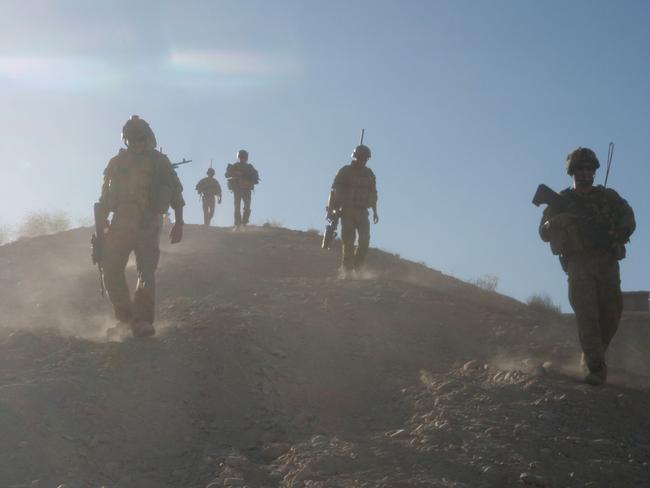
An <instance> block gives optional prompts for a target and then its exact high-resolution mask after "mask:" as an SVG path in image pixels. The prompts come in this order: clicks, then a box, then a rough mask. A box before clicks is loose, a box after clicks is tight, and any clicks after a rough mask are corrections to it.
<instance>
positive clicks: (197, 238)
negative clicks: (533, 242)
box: [0, 226, 650, 488]
mask: <svg viewBox="0 0 650 488" xmlns="http://www.w3.org/2000/svg"><path fill="white" fill-rule="evenodd" d="M89 234H90V231H89V230H88V229H78V230H74V231H69V232H65V233H62V234H58V235H53V236H44V237H39V238H35V239H27V240H22V241H19V242H16V243H12V244H9V245H5V246H2V247H0V270H1V272H0V287H1V288H0V289H1V290H2V294H1V296H0V312H1V313H0V432H2V433H3V435H2V436H1V437H0V466H2V469H1V470H0V486H2V487H5V486H7V487H16V488H17V487H31V486H41V487H50V486H58V485H59V484H65V486H66V487H67V488H76V487H99V486H105V487H107V488H108V487H111V488H113V487H120V488H126V487H133V488H136V487H137V488H147V487H152V488H153V487H161V486H170V487H179V488H180V487H183V488H185V487H189V488H193V487H206V486H210V488H217V487H221V486H232V487H235V486H248V487H251V488H252V487H263V486H266V487H296V488H297V487H303V486H304V487H312V488H313V487H379V486H381V487H386V488H388V487H391V488H392V487H417V486H422V487H425V486H426V487H438V486H439V487H455V486H458V487H477V486H481V487H497V486H498V487H502V486H518V485H520V484H521V485H526V484H527V485H528V486H549V487H551V486H572V487H578V486H580V487H582V486H593V487H601V486H602V487H609V486H621V487H626V486H635V487H636V486H650V484H648V482H647V480H648V479H650V470H649V469H648V462H649V461H650V417H648V414H647V412H648V411H650V396H649V395H648V387H649V385H650V378H649V377H646V376H643V375H641V373H644V372H646V371H648V369H647V368H648V366H649V364H648V358H647V354H644V353H645V351H647V350H648V346H650V323H649V321H648V318H647V317H646V316H636V317H634V320H628V321H627V322H625V323H624V324H623V325H622V327H621V332H620V334H619V335H618V336H617V337H616V339H615V342H614V344H613V350H612V351H611V355H610V356H611V357H610V363H611V366H612V371H613V375H612V376H613V378H612V385H609V386H606V387H603V388H596V389H594V388H589V387H586V386H585V385H583V384H582V382H581V381H580V373H579V371H578V370H577V364H576V363H577V357H578V354H577V351H578V349H577V345H576V339H575V327H574V326H573V325H572V323H571V322H570V320H569V319H567V318H562V317H555V316H548V315H540V314H538V313H535V312H534V311H531V310H529V309H528V307H526V306H524V305H522V304H521V303H519V302H517V301H515V300H513V299H510V298H508V297H504V296H501V295H498V294H496V293H489V292H485V291H483V290H480V289H477V288H476V287H474V286H471V285H468V284H466V283H463V282H461V281H459V280H456V279H454V278H450V277H448V276H445V275H443V274H441V273H439V272H437V271H434V270H430V269H427V268H425V267H423V266H420V265H417V264H414V263H410V262H407V261H404V260H401V259H399V258H398V257H397V256H394V255H391V254H388V253H384V252H381V251H377V250H372V251H371V254H370V256H369V272H368V277H367V279H362V280H339V279H337V273H336V259H337V256H336V253H334V252H332V253H326V252H324V251H322V250H321V249H320V248H319V238H318V236H316V235H314V234H310V233H304V232H296V231H289V230H286V229H277V228H250V229H248V230H247V232H243V233H233V232H231V231H229V230H224V229H214V228H210V229H206V228H203V227H199V226H187V229H186V239H185V240H184V242H183V243H181V244H180V245H177V246H168V245H165V246H163V254H162V257H161V266H160V269H159V273H158V285H159V287H158V293H159V301H158V314H159V317H158V323H157V326H158V334H157V335H156V337H155V338H153V339H152V340H135V339H126V340H124V341H122V342H107V341H106V339H105V335H106V334H105V331H106V329H107V328H108V327H110V326H111V325H112V322H113V321H112V318H111V310H110V306H109V304H108V302H107V300H106V299H103V298H102V297H101V296H100V294H99V286H98V278H97V274H96V269H93V267H92V266H91V265H90V264H89V257H88V239H89ZM130 273H131V276H132V275H133V269H132V267H131V268H130Z"/></svg>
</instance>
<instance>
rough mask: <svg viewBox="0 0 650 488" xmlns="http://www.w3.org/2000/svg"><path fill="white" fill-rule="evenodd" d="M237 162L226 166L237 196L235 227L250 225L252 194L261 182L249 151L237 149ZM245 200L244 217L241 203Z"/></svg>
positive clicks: (233, 190) (229, 185)
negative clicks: (250, 160)
mask: <svg viewBox="0 0 650 488" xmlns="http://www.w3.org/2000/svg"><path fill="white" fill-rule="evenodd" d="M237 160H238V161H237V162H236V163H234V164H229V165H228V167H227V168H226V178H228V188H229V189H230V191H232V192H233V195H234V196H235V229H239V228H241V226H242V225H244V226H245V225H248V220H249V218H250V215H251V194H252V191H253V188H254V187H255V185H257V184H258V183H259V180H260V178H259V174H258V172H257V170H256V169H255V167H254V166H253V165H252V164H250V163H249V162H248V151H246V150H244V149H240V150H239V151H237ZM242 201H243V202H244V215H243V217H242V211H241V203H242Z"/></svg>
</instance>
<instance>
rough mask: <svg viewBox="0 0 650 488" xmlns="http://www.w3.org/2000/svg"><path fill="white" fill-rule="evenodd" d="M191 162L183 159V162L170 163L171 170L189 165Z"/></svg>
mask: <svg viewBox="0 0 650 488" xmlns="http://www.w3.org/2000/svg"><path fill="white" fill-rule="evenodd" d="M191 162H192V160H191V159H185V158H183V160H182V161H179V162H178V163H172V168H174V169H176V168H178V167H179V166H180V165H182V164H188V163H191ZM210 167H212V165H210Z"/></svg>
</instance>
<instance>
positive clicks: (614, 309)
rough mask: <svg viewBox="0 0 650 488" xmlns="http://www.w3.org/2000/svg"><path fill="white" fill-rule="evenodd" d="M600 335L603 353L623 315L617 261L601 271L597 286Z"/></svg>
mask: <svg viewBox="0 0 650 488" xmlns="http://www.w3.org/2000/svg"><path fill="white" fill-rule="evenodd" d="M598 285H599V286H598V302H599V304H600V307H599V315H600V334H601V339H602V343H603V348H604V349H605V351H606V350H607V347H608V346H609V343H610V342H611V341H612V339H613V337H614V334H616V331H617V330H618V324H619V322H620V320H621V314H622V313H623V294H622V293H621V278H620V273H619V267H618V261H613V262H611V263H610V264H609V265H608V266H606V267H605V268H604V269H603V270H602V274H601V276H600V277H599V284H598Z"/></svg>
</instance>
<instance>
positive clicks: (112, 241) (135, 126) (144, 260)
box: [95, 115, 185, 337]
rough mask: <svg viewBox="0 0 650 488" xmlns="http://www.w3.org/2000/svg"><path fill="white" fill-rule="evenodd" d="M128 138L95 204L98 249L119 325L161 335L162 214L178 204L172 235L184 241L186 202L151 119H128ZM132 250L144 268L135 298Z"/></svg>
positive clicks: (125, 134) (135, 332)
mask: <svg viewBox="0 0 650 488" xmlns="http://www.w3.org/2000/svg"><path fill="white" fill-rule="evenodd" d="M122 139H123V141H124V143H125V144H126V149H120V151H119V153H118V154H117V155H116V156H115V157H113V158H112V159H111V160H110V161H109V162H108V166H107V167H106V170H105V171H104V184H103V186H102V193H101V196H100V198H99V202H97V203H96V204H95V221H96V227H97V236H99V240H100V244H99V247H100V252H98V253H97V254H98V256H99V263H100V266H101V268H102V269H103V275H104V283H105V285H106V290H107V291H108V295H109V297H110V299H111V302H112V303H113V308H114V311H115V317H116V319H117V320H118V322H119V323H118V327H119V328H122V327H128V328H130V329H131V331H132V332H133V335H134V336H136V337H148V336H151V335H153V334H155V329H154V327H153V321H154V303H155V272H156V268H157V267H158V259H159V257H160V248H159V236H160V229H161V226H162V216H163V214H165V213H167V211H168V210H169V207H170V206H171V207H172V208H173V209H174V212H175V223H174V225H173V227H172V229H171V232H170V234H169V239H170V241H171V243H172V244H175V243H177V242H180V241H181V239H182V237H183V206H184V205H185V202H184V201H183V196H182V191H183V187H182V186H181V183H180V181H179V179H178V176H177V175H176V172H175V171H174V168H173V167H172V164H171V163H170V161H169V159H168V158H167V156H165V155H164V154H162V153H161V152H159V151H157V150H156V149H155V148H156V137H155V136H154V133H153V131H152V130H151V128H150V127H149V124H147V122H145V121H144V120H143V119H141V118H139V117H138V116H137V115H134V116H133V117H131V118H130V119H129V120H128V121H127V122H126V124H124V128H123V129H122ZM111 213H112V218H111V221H110V224H108V220H107V219H108V217H109V215H110V214H111ZM131 252H133V253H135V259H136V268H137V273H138V283H137V286H136V289H135V293H134V295H133V300H132V299H131V296H130V293H129V288H128V285H127V283H126V278H125V274H124V270H125V268H126V265H127V262H128V259H129V256H130V254H131Z"/></svg>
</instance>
